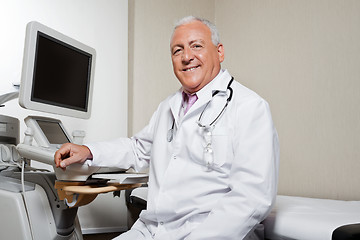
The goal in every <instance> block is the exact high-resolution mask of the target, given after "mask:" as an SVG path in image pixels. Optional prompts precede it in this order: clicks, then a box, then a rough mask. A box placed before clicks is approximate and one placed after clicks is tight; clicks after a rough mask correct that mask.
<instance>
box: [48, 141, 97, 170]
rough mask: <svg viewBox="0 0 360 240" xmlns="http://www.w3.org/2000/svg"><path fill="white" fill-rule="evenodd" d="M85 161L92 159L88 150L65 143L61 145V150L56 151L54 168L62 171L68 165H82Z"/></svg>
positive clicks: (81, 146) (84, 147)
mask: <svg viewBox="0 0 360 240" xmlns="http://www.w3.org/2000/svg"><path fill="white" fill-rule="evenodd" d="M87 159H92V154H91V151H90V149H89V148H88V147H86V146H83V145H76V144H73V143H65V144H64V145H62V146H61V148H60V149H59V150H57V151H56V153H55V156H54V161H55V164H56V167H60V168H62V169H64V170H65V168H66V167H67V166H69V165H70V164H73V163H83V162H85V161H86V160H87Z"/></svg>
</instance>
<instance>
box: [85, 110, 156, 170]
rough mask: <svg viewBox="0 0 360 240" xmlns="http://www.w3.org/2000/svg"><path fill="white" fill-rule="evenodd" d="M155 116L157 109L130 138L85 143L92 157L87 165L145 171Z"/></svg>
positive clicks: (148, 159)
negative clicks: (146, 122) (147, 121)
mask: <svg viewBox="0 0 360 240" xmlns="http://www.w3.org/2000/svg"><path fill="white" fill-rule="evenodd" d="M157 116H158V111H156V112H155V113H154V114H153V116H152V118H151V120H150V122H149V124H148V125H147V126H146V127H145V128H144V129H142V130H141V131H140V132H139V133H138V134H136V135H135V136H133V137H131V138H118V139H115V140H111V141H103V142H94V143H88V144H85V145H86V146H87V147H88V148H89V149H90V151H91V153H92V155H93V159H92V160H88V161H87V163H88V165H90V166H102V167H118V168H124V169H128V168H133V169H134V170H135V171H137V172H141V171H146V170H147V168H148V167H149V161H150V154H151V146H152V142H153V136H154V126H155V125H156V122H157V120H156V119H157Z"/></svg>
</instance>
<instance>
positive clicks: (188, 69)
mask: <svg viewBox="0 0 360 240" xmlns="http://www.w3.org/2000/svg"><path fill="white" fill-rule="evenodd" d="M199 67H200V66H195V67H190V68H185V69H183V72H191V71H194V70H195V69H197V68H199Z"/></svg>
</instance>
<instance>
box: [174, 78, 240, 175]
mask: <svg viewBox="0 0 360 240" xmlns="http://www.w3.org/2000/svg"><path fill="white" fill-rule="evenodd" d="M233 81H234V78H233V77H232V78H231V80H230V81H229V84H228V85H227V89H228V90H229V91H230V94H229V97H228V98H227V99H226V103H225V105H224V107H223V108H222V109H221V111H220V113H219V114H218V115H217V116H216V118H214V120H213V121H211V122H210V124H207V125H206V124H203V123H202V122H201V119H202V116H203V115H204V112H205V110H206V109H207V107H208V106H209V104H210V102H211V100H212V99H211V100H210V101H209V102H208V103H207V104H206V105H205V107H204V109H203V110H202V112H201V114H200V116H199V119H198V120H197V121H196V123H197V124H198V126H199V127H200V129H202V130H203V136H204V140H205V147H204V155H203V158H204V161H205V164H206V168H207V170H211V169H212V166H213V164H214V157H213V150H212V131H213V129H214V127H215V124H216V122H217V121H218V120H219V119H220V118H221V116H222V115H223V114H224V112H225V110H226V108H227V106H228V104H229V102H230V101H231V98H232V95H233V89H232V88H231V84H232V82H233ZM219 92H220V91H219V90H216V91H214V92H213V94H212V98H214V97H215V96H216V95H217V94H218V93H219ZM174 125H175V119H174V120H173V123H172V126H171V128H170V129H169V130H168V134H167V141H168V142H171V141H172V140H173V137H174Z"/></svg>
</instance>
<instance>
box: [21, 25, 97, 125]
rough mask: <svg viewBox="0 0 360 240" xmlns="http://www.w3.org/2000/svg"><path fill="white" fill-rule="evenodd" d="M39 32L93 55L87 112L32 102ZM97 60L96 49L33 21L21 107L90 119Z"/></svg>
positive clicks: (28, 33)
mask: <svg viewBox="0 0 360 240" xmlns="http://www.w3.org/2000/svg"><path fill="white" fill-rule="evenodd" d="M38 32H41V33H43V34H45V35H47V36H49V37H51V38H53V39H55V40H56V41H59V42H62V43H64V44H66V45H70V46H71V47H72V48H75V49H79V50H80V51H83V52H85V53H86V54H89V55H91V63H90V78H89V79H88V84H89V86H88V92H87V106H86V110H85V111H83V110H78V109H73V108H68V107H63V106H57V105H53V104H47V103H42V102H38V101H33V100H31V96H32V90H33V83H34V82H33V75H34V68H35V55H36V47H37V38H38ZM95 60H96V51H95V49H93V48H91V47H89V46H87V45H85V44H83V43H81V42H79V41H77V40H75V39H73V38H70V37H68V36H66V35H64V34H62V33H60V32H58V31H56V30H54V29H52V28H49V27H47V26H45V25H43V24H41V23H39V22H36V21H33V22H30V23H28V24H27V27H26V36H25V47H24V57H23V66H22V76H21V83H20V92H19V104H20V106H22V107H23V108H26V109H31V110H35V111H41V112H46V113H52V114H59V115H64V116H70V117H75V118H83V119H88V118H90V116H91V106H92V93H93V85H94V73H95V71H94V70H95Z"/></svg>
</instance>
